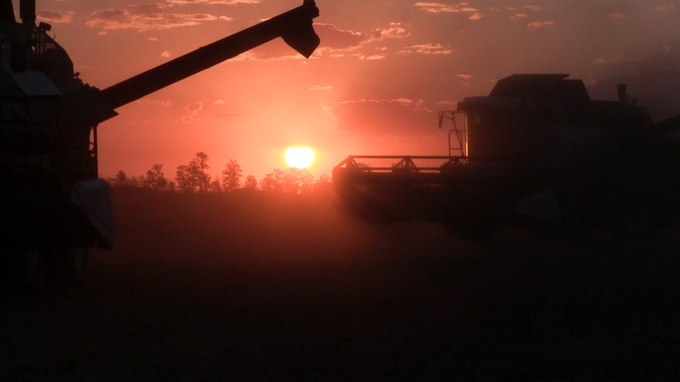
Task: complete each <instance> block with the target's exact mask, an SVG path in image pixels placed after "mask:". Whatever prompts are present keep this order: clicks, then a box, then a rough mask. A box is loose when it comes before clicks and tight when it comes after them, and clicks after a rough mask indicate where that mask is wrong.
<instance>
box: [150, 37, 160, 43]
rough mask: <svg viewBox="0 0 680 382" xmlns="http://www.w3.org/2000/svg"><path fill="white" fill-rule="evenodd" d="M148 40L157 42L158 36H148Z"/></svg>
mask: <svg viewBox="0 0 680 382" xmlns="http://www.w3.org/2000/svg"><path fill="white" fill-rule="evenodd" d="M149 41H153V42H157V41H158V37H149Z"/></svg>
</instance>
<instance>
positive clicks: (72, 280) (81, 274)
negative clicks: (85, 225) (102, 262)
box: [54, 248, 88, 285]
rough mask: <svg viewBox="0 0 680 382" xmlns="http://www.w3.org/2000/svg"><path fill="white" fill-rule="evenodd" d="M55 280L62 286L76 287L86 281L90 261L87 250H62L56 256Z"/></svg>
mask: <svg viewBox="0 0 680 382" xmlns="http://www.w3.org/2000/svg"><path fill="white" fill-rule="evenodd" d="M54 256H55V262H56V263H57V264H58V266H57V267H55V278H56V279H57V281H59V282H60V283H61V284H65V285H74V284H78V283H81V282H82V281H83V280H84V279H85V274H86V270H87V260H88V249H87V248H62V249H59V250H57V251H56V253H55V254H54Z"/></svg>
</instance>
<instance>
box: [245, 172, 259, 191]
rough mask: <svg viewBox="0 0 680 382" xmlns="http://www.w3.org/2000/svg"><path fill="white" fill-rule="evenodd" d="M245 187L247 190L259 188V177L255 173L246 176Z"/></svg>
mask: <svg viewBox="0 0 680 382" xmlns="http://www.w3.org/2000/svg"><path fill="white" fill-rule="evenodd" d="M243 188H245V189H247V190H257V179H255V177H254V176H253V175H248V176H246V181H245V183H243Z"/></svg>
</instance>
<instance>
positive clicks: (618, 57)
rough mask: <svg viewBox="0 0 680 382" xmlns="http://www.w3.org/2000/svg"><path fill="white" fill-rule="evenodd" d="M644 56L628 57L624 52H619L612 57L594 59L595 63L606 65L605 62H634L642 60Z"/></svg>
mask: <svg viewBox="0 0 680 382" xmlns="http://www.w3.org/2000/svg"><path fill="white" fill-rule="evenodd" d="M640 60H642V57H627V56H625V55H624V54H623V53H617V54H615V55H613V56H612V57H610V58H604V57H598V58H597V59H595V61H593V64H595V65H605V64H621V63H624V62H634V61H640Z"/></svg>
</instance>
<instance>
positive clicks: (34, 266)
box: [19, 249, 49, 289]
mask: <svg viewBox="0 0 680 382" xmlns="http://www.w3.org/2000/svg"><path fill="white" fill-rule="evenodd" d="M24 260H25V262H24V267H23V270H22V272H20V275H19V277H21V279H23V280H22V281H21V283H23V284H24V285H25V286H26V287H27V288H29V289H39V288H41V287H43V286H44V285H45V281H46V279H47V273H48V269H49V263H48V259H47V257H46V256H45V254H44V253H42V252H41V251H38V250H35V249H33V250H30V251H28V252H26V253H25V255H24Z"/></svg>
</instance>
